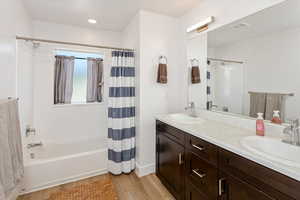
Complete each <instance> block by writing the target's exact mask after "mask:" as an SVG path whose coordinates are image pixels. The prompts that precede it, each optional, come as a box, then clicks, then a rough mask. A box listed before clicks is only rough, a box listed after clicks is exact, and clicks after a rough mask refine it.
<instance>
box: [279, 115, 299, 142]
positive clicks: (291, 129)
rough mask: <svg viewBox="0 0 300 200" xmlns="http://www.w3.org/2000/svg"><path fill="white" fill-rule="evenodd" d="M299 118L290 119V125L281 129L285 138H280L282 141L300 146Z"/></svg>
mask: <svg viewBox="0 0 300 200" xmlns="http://www.w3.org/2000/svg"><path fill="white" fill-rule="evenodd" d="M299 128H300V127H299V119H296V120H290V125H289V126H288V127H286V128H285V129H283V134H284V135H285V138H284V139H283V140H282V142H284V143H288V144H292V145H295V146H300V133H299Z"/></svg>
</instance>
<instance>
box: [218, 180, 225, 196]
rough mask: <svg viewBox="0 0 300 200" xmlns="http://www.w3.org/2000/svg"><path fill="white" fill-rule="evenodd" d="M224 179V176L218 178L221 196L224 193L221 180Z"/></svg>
mask: <svg viewBox="0 0 300 200" xmlns="http://www.w3.org/2000/svg"><path fill="white" fill-rule="evenodd" d="M224 181H225V178H221V179H219V196H222V194H223V193H224V185H223V182H224Z"/></svg>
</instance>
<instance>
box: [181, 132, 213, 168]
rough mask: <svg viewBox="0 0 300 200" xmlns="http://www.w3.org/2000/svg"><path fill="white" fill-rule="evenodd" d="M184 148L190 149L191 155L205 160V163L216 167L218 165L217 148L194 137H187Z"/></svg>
mask: <svg viewBox="0 0 300 200" xmlns="http://www.w3.org/2000/svg"><path fill="white" fill-rule="evenodd" d="M186 147H187V148H189V149H190V151H192V152H193V153H195V154H196V155H198V156H199V157H201V158H202V159H204V160H206V161H207V162H209V163H211V164H213V165H214V166H217V164H218V148H217V147H216V146H215V145H213V144H210V143H209V142H206V141H204V140H201V139H199V138H197V137H195V136H192V135H187V138H186Z"/></svg>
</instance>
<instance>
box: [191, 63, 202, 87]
mask: <svg viewBox="0 0 300 200" xmlns="http://www.w3.org/2000/svg"><path fill="white" fill-rule="evenodd" d="M200 82H201V79H200V69H199V66H193V67H192V84H196V83H200Z"/></svg>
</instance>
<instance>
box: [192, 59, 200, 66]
mask: <svg viewBox="0 0 300 200" xmlns="http://www.w3.org/2000/svg"><path fill="white" fill-rule="evenodd" d="M195 61H196V62H197V64H196V65H194V62H195ZM199 64H200V62H199V60H198V59H196V58H193V59H191V65H192V67H193V66H199Z"/></svg>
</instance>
